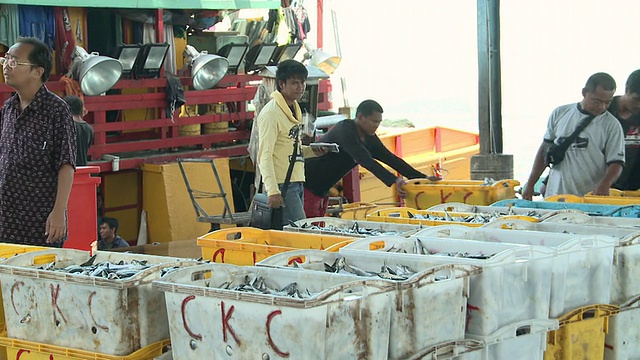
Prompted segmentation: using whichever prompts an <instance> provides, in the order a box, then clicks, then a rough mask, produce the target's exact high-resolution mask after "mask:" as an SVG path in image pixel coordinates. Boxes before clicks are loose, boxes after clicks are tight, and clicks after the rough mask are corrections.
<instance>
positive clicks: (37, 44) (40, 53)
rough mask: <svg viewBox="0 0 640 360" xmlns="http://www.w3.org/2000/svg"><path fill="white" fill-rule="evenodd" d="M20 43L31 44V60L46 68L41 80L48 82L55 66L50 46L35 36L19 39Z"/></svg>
mask: <svg viewBox="0 0 640 360" xmlns="http://www.w3.org/2000/svg"><path fill="white" fill-rule="evenodd" d="M18 43H19V44H25V45H31V47H32V49H31V52H30V53H29V62H30V63H32V64H35V65H36V66H37V67H41V68H43V69H44V72H43V73H42V76H41V77H40V81H42V83H43V84H44V83H46V82H47V81H48V80H49V76H50V75H51V69H52V68H53V59H52V56H51V49H50V48H49V46H47V44H45V43H43V42H42V41H40V40H38V39H36V38H34V37H23V38H20V39H18Z"/></svg>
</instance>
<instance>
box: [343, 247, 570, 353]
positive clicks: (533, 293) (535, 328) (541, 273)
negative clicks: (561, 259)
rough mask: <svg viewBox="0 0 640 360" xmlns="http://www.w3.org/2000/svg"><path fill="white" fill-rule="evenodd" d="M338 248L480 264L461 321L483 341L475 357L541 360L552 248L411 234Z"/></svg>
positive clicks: (347, 251)
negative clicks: (507, 355) (465, 316)
mask: <svg viewBox="0 0 640 360" xmlns="http://www.w3.org/2000/svg"><path fill="white" fill-rule="evenodd" d="M340 253H341V254H342V253H343V254H345V255H346V254H362V255H363V256H367V257H368V258H382V259H387V260H388V259H391V258H396V257H397V258H402V259H413V260H415V261H422V262H428V263H437V264H443V265H444V264H464V265H473V266H477V267H480V268H481V273H478V274H473V275H471V277H470V285H469V298H468V301H467V319H466V325H465V334H466V337H467V338H472V339H474V340H479V341H481V342H482V344H484V347H483V349H482V350H481V351H480V352H479V353H477V355H478V356H480V357H479V359H487V360H488V359H525V358H526V359H540V360H541V359H542V355H543V352H544V348H545V347H544V346H545V343H544V337H545V334H546V332H547V331H549V330H553V329H556V328H557V326H558V323H557V321H553V320H549V315H548V314H549V300H550V291H551V282H550V281H549V279H550V278H551V276H552V264H553V252H552V251H550V250H548V249H546V248H543V247H536V246H528V245H517V244H499V243H481V242H477V241H476V242H474V241H468V240H457V239H437V238H420V239H418V238H417V237H415V236H412V237H410V238H405V239H402V238H390V237H379V238H366V239H362V240H357V241H355V242H353V243H351V244H349V245H347V246H345V247H343V248H342V249H340ZM364 254H366V255H364ZM461 255H464V256H467V257H461ZM521 335H527V336H524V337H522V336H521ZM529 335H531V336H529ZM522 341H524V342H525V343H520V342H522ZM516 344H517V345H516ZM425 345H427V344H425ZM505 354H509V356H510V357H502V356H503V355H505Z"/></svg>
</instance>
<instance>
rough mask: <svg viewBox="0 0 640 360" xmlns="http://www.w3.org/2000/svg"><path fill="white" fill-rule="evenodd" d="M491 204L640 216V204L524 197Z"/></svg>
mask: <svg viewBox="0 0 640 360" xmlns="http://www.w3.org/2000/svg"><path fill="white" fill-rule="evenodd" d="M491 206H501V207H504V206H515V207H518V208H532V209H545V210H565V209H571V210H579V211H583V212H585V213H587V214H589V215H591V216H612V217H625V218H640V205H627V206H618V205H601V204H584V203H570V202H551V201H531V200H523V199H506V200H500V201H497V202H495V203H493V204H491Z"/></svg>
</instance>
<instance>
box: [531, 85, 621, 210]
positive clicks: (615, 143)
mask: <svg viewBox="0 0 640 360" xmlns="http://www.w3.org/2000/svg"><path fill="white" fill-rule="evenodd" d="M615 91H616V83H615V80H614V79H613V78H612V77H611V75H609V74H606V73H596V74H593V75H591V76H590V77H589V79H588V80H587V83H586V85H585V87H584V88H583V89H582V96H583V99H582V101H581V102H579V103H577V104H568V105H563V106H560V107H558V108H556V109H555V110H554V111H553V112H552V113H551V116H550V117H549V121H548V123H547V131H546V133H545V135H544V139H543V142H542V144H541V145H540V147H539V148H538V152H537V153H536V157H535V160H534V163H533V167H532V168H531V174H530V175H529V180H528V181H527V184H526V186H525V189H524V191H523V193H522V197H523V198H524V199H528V200H531V198H532V195H533V186H534V184H535V183H536V181H538V179H539V178H540V175H541V174H542V172H543V171H544V169H545V168H546V166H547V165H548V164H547V163H546V154H547V151H548V149H549V147H550V146H552V145H553V144H555V145H559V144H561V143H562V142H563V141H564V139H566V138H568V137H570V136H571V134H572V133H573V132H574V131H575V130H576V128H577V127H578V125H579V124H580V122H581V121H582V120H583V119H584V118H586V117H589V116H592V117H593V119H592V120H591V122H590V123H589V124H588V125H587V126H586V127H585V128H584V130H582V131H581V132H580V133H579V134H578V135H577V137H576V138H575V140H574V141H573V142H572V143H571V144H569V146H568V148H567V150H566V152H565V156H564V159H563V160H562V161H561V162H560V163H556V164H553V165H551V170H550V171H549V179H548V183H547V187H546V191H545V194H544V195H545V196H551V195H556V194H573V195H577V196H584V195H585V194H586V193H588V192H593V194H595V195H609V188H610V187H611V185H612V184H613V183H614V182H615V181H616V180H617V179H618V177H619V176H620V174H621V173H622V169H623V166H624V134H623V132H622V127H621V126H620V123H619V122H618V120H617V119H616V118H615V116H613V115H611V114H610V113H609V112H608V111H607V107H608V106H609V104H610V103H611V100H612V99H613V94H614V93H615Z"/></svg>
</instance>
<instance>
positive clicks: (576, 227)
mask: <svg viewBox="0 0 640 360" xmlns="http://www.w3.org/2000/svg"><path fill="white" fill-rule="evenodd" d="M612 219H621V220H624V219H625V218H612ZM626 220H633V221H635V222H636V223H640V219H626ZM487 227H491V228H502V229H510V230H533V231H543V232H555V233H569V234H578V235H608V236H612V237H614V238H618V239H619V240H618V246H616V247H615V248H614V251H613V261H612V262H613V268H612V281H611V296H610V300H609V302H610V303H612V304H616V305H620V304H622V303H624V302H625V301H627V300H628V299H630V298H631V297H633V296H636V295H638V294H640V282H638V281H637V279H638V278H640V229H639V228H634V227H622V226H613V225H608V226H607V225H598V226H593V225H584V224H570V223H562V224H560V223H547V222H541V223H531V222H527V221H520V220H499V221H496V222H495V223H492V224H487V225H485V226H483V227H482V228H487Z"/></svg>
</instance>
